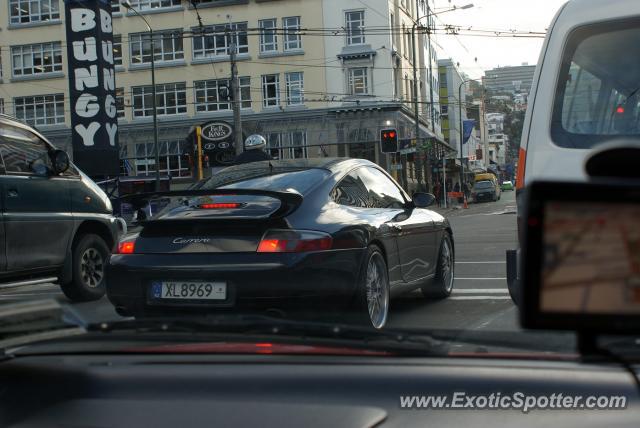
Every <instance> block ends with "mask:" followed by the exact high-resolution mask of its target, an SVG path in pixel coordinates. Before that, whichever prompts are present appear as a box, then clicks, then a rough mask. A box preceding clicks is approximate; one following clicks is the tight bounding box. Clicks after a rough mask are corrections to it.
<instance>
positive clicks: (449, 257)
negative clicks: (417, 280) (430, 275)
mask: <svg viewBox="0 0 640 428" xmlns="http://www.w3.org/2000/svg"><path fill="white" fill-rule="evenodd" d="M454 268H455V256H454V253H453V245H452V244H451V237H450V236H449V233H445V234H444V237H443V238H442V242H441V243H440V253H439V255H438V266H437V267H436V276H435V278H434V279H433V281H430V282H429V283H427V284H425V285H423V286H422V294H423V295H424V296H425V297H428V298H433V299H444V298H446V297H449V296H450V295H451V292H452V291H453V281H454V272H455V269H454Z"/></svg>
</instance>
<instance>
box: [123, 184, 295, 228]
mask: <svg viewBox="0 0 640 428" xmlns="http://www.w3.org/2000/svg"><path fill="white" fill-rule="evenodd" d="M216 195H220V196H224V195H253V196H267V197H270V198H274V199H278V200H279V201H280V207H279V208H278V209H277V210H276V211H275V212H274V213H273V214H271V215H270V216H269V217H270V218H279V217H285V216H287V215H289V214H291V213H292V212H293V211H295V210H296V209H297V208H298V207H299V206H300V204H301V203H302V201H303V200H304V198H303V197H302V195H301V194H300V193H298V192H294V191H290V192H276V191H272V190H255V189H210V190H175V191H170V192H147V193H136V194H131V195H125V196H121V197H120V198H119V199H120V201H125V202H128V201H130V202H133V203H139V204H140V203H144V202H148V201H151V200H153V199H159V198H177V197H181V196H183V197H193V196H216ZM189 220H192V219H189Z"/></svg>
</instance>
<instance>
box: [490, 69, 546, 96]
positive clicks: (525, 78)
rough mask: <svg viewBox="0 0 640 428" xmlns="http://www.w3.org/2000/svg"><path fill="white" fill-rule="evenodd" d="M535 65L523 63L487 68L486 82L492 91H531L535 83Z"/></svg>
mask: <svg viewBox="0 0 640 428" xmlns="http://www.w3.org/2000/svg"><path fill="white" fill-rule="evenodd" d="M535 71H536V66H535V65H528V64H522V65H518V66H513V67H498V68H494V69H492V70H487V72H486V73H485V79H484V84H485V86H486V88H487V90H489V91H491V92H512V93H515V92H522V93H529V91H530V90H531V85H532V84H533V74H534V73H535Z"/></svg>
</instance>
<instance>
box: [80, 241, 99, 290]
mask: <svg viewBox="0 0 640 428" xmlns="http://www.w3.org/2000/svg"><path fill="white" fill-rule="evenodd" d="M80 271H81V273H82V282H83V283H84V284H85V285H86V286H87V287H89V288H96V287H97V286H98V285H99V284H100V282H101V281H102V278H104V259H103V257H102V254H100V252H99V251H98V250H97V249H95V248H87V250H86V251H85V252H84V253H83V254H82V258H81V259H80Z"/></svg>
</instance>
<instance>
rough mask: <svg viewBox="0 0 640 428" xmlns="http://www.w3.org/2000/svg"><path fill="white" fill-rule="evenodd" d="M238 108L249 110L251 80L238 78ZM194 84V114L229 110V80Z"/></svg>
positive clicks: (201, 81)
mask: <svg viewBox="0 0 640 428" xmlns="http://www.w3.org/2000/svg"><path fill="white" fill-rule="evenodd" d="M238 80H239V83H240V102H241V104H240V107H241V108H251V86H250V84H251V78H249V77H240V78H239V79H238ZM193 83H194V89H195V97H196V103H195V104H196V112H197V113H202V112H208V111H220V110H229V109H231V104H230V100H229V99H227V97H230V96H231V93H230V91H231V86H230V84H229V80H226V79H222V80H197V81H195V82H193Z"/></svg>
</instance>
